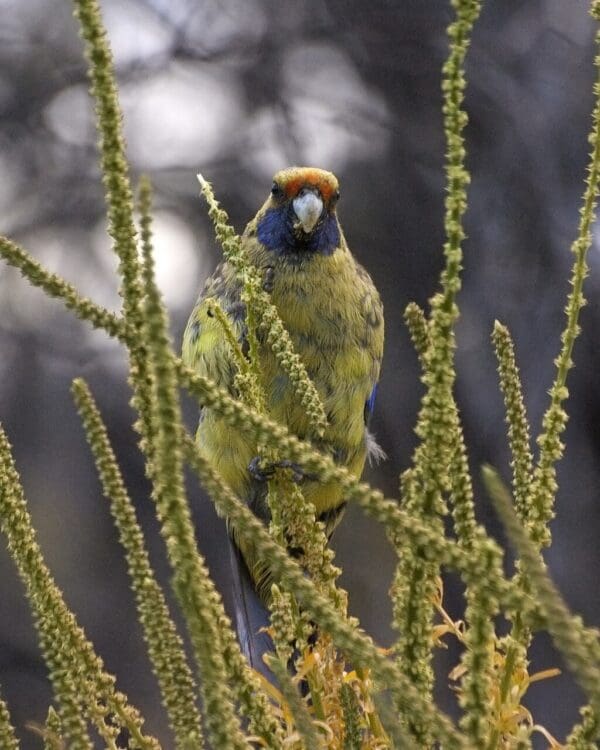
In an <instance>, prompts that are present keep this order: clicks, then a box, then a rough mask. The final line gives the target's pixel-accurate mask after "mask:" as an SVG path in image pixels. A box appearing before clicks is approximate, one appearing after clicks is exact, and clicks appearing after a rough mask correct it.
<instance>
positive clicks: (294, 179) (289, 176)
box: [274, 167, 338, 202]
mask: <svg viewBox="0 0 600 750" xmlns="http://www.w3.org/2000/svg"><path fill="white" fill-rule="evenodd" d="M274 180H275V182H277V184H278V185H279V186H280V187H281V189H282V190H283V191H284V192H285V194H286V196H287V197H288V198H294V197H295V196H296V195H298V193H299V192H300V190H302V188H303V187H315V188H317V189H318V190H319V192H320V193H321V195H322V196H323V200H325V202H329V200H330V199H331V196H332V195H333V194H334V193H336V192H337V190H338V181H337V178H336V176H335V175H333V174H332V173H331V172H326V171H325V170H324V169H317V168H316V167H292V168H291V169H284V170H283V171H281V172H278V173H277V174H276V175H275V177H274Z"/></svg>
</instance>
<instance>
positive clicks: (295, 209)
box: [256, 167, 340, 257]
mask: <svg viewBox="0 0 600 750" xmlns="http://www.w3.org/2000/svg"><path fill="white" fill-rule="evenodd" d="M339 197H340V191H339V185H338V181H337V178H336V177H335V175H333V174H331V172H326V171H325V170H323V169H316V168H313V167H291V168H289V169H284V170H282V171H281V172H277V174H276V175H275V176H274V178H273V186H272V188H271V194H270V196H269V198H268V199H267V201H266V203H265V205H264V206H263V207H262V209H261V210H260V211H259V214H258V216H257V227H256V233H257V237H258V239H259V241H260V242H261V243H262V244H263V245H264V246H265V247H266V248H267V249H268V250H271V251H273V252H275V253H277V254H279V255H293V256H295V257H302V256H304V255H306V254H312V253H321V254H322V255H331V254H332V253H333V252H334V251H335V249H336V248H337V247H338V246H339V244H340V227H339V224H338V221H337V216H336V213H335V206H336V203H337V201H338V198H339Z"/></svg>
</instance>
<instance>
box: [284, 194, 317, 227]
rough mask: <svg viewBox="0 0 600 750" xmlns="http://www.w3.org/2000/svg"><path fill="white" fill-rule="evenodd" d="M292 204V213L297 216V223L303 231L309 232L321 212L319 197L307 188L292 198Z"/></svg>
mask: <svg viewBox="0 0 600 750" xmlns="http://www.w3.org/2000/svg"><path fill="white" fill-rule="evenodd" d="M292 205H293V207H294V213H295V214H296V216H297V217H298V223H299V224H300V226H301V227H302V229H303V230H304V232H306V234H309V233H310V232H312V230H313V229H314V228H315V225H316V223H317V222H318V221H319V218H320V216H321V214H322V213H323V201H322V200H321V197H320V196H319V195H317V194H316V193H313V192H312V191H310V190H307V191H305V192H303V193H301V194H300V195H299V196H298V197H297V198H294V200H293V203H292Z"/></svg>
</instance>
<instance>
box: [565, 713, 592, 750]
mask: <svg viewBox="0 0 600 750" xmlns="http://www.w3.org/2000/svg"><path fill="white" fill-rule="evenodd" d="M580 714H581V717H582V718H581V722H580V723H579V724H577V725H576V726H575V727H573V729H572V731H571V733H570V734H569V736H568V737H567V742H566V747H567V748H568V750H597V748H598V743H597V742H596V739H597V737H598V736H600V716H599V715H598V714H597V713H595V712H594V710H593V709H592V707H591V706H589V705H588V706H584V707H583V708H582V709H581V710H580Z"/></svg>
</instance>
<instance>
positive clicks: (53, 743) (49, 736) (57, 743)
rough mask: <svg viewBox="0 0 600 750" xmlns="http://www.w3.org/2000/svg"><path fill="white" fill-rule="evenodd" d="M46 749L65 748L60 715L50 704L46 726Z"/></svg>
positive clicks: (62, 749)
mask: <svg viewBox="0 0 600 750" xmlns="http://www.w3.org/2000/svg"><path fill="white" fill-rule="evenodd" d="M44 750H65V745H64V742H63V740H62V727H61V723H60V716H59V715H58V714H57V713H56V711H55V710H54V708H53V707H52V706H50V708H49V709H48V716H47V717H46V724H45V726H44Z"/></svg>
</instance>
